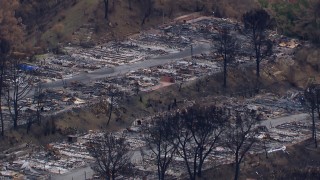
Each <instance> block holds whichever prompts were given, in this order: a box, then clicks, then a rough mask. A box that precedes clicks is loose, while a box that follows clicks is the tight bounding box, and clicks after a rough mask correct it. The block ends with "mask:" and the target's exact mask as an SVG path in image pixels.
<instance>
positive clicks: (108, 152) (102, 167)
mask: <svg viewBox="0 0 320 180" xmlns="http://www.w3.org/2000/svg"><path fill="white" fill-rule="evenodd" d="M88 150H89V153H90V154H91V155H92V156H93V157H94V159H95V166H94V169H95V170H96V171H97V172H98V173H99V174H101V176H103V177H105V178H106V179H112V180H114V179H115V178H116V177H117V176H118V175H119V173H124V172H125V171H127V170H128V169H129V168H130V167H131V162H130V157H131V156H130V153H129V145H128V144H127V143H126V141H125V138H124V137H116V136H114V135H113V134H111V133H105V134H104V135H103V136H100V137H96V138H94V139H92V140H91V142H90V144H89V146H88Z"/></svg>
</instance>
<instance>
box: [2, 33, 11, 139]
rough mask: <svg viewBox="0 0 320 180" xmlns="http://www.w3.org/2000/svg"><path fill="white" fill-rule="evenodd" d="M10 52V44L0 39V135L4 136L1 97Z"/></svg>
mask: <svg viewBox="0 0 320 180" xmlns="http://www.w3.org/2000/svg"><path fill="white" fill-rule="evenodd" d="M9 52H10V44H9V42H8V41H7V40H5V39H0V121H1V135H2V136H4V119H3V112H2V105H3V101H2V98H3V97H4V86H5V83H4V77H5V73H6V64H7V60H8V55H9Z"/></svg>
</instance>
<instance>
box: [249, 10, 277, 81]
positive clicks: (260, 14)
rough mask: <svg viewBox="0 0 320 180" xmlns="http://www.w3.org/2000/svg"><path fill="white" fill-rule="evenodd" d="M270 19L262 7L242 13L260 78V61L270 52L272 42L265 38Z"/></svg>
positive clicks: (270, 24)
mask: <svg viewBox="0 0 320 180" xmlns="http://www.w3.org/2000/svg"><path fill="white" fill-rule="evenodd" d="M272 22H273V21H272V19H271V18H270V15H269V14H268V12H267V11H265V10H263V9H258V10H251V11H249V12H247V13H245V14H244V15H243V23H244V26H245V28H246V29H248V30H249V31H251V32H250V36H251V41H252V44H253V49H254V53H255V58H256V76H257V79H259V78H260V63H261V60H262V59H263V58H265V57H266V56H270V55H271V54H272V43H270V41H269V40H267V29H269V28H271V27H272Z"/></svg>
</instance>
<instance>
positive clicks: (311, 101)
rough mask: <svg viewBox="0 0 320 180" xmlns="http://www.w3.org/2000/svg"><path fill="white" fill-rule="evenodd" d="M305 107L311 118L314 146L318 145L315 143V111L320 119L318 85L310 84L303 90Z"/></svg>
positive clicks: (319, 91) (319, 89)
mask: <svg viewBox="0 0 320 180" xmlns="http://www.w3.org/2000/svg"><path fill="white" fill-rule="evenodd" d="M304 97H305V100H306V101H305V107H306V108H307V110H308V111H309V113H310V115H311V120H312V139H313V140H314V144H315V147H316V148H317V147H318V143H317V128H316V122H315V119H316V117H315V116H316V113H317V114H318V118H319V119H320V87H319V85H316V84H313V83H312V84H310V85H309V86H308V87H307V88H306V90H305V91H304Z"/></svg>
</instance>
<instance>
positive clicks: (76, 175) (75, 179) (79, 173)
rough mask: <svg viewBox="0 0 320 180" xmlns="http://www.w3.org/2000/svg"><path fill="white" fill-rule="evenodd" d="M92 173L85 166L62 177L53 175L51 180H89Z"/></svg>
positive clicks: (88, 167)
mask: <svg viewBox="0 0 320 180" xmlns="http://www.w3.org/2000/svg"><path fill="white" fill-rule="evenodd" d="M93 174H94V172H93V170H92V169H91V168H90V166H86V167H83V168H80V169H75V170H73V171H71V172H69V173H66V174H62V175H53V176H52V177H51V179H52V180H85V179H86V178H87V179H88V178H91V177H92V176H93Z"/></svg>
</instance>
